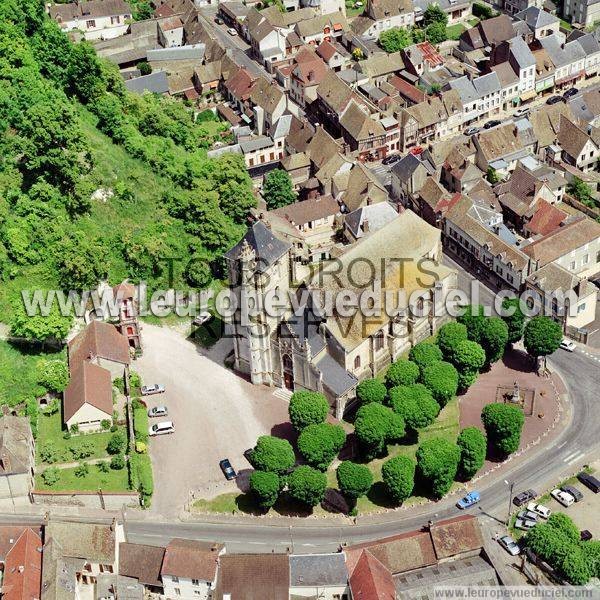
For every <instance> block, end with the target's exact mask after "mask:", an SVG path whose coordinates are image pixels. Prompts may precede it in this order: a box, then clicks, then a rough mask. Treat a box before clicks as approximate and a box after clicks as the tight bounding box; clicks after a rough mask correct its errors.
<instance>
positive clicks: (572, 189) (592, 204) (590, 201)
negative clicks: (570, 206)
mask: <svg viewBox="0 0 600 600" xmlns="http://www.w3.org/2000/svg"><path fill="white" fill-rule="evenodd" d="M567 194H571V196H573V197H574V198H575V199H576V200H579V202H581V203H582V204H584V205H585V206H587V207H589V208H596V207H597V206H598V203H597V202H596V201H595V200H594V191H593V190H592V187H591V186H590V185H588V184H587V183H585V181H583V180H582V179H580V178H579V177H573V179H572V180H571V181H570V182H569V183H568V184H567Z"/></svg>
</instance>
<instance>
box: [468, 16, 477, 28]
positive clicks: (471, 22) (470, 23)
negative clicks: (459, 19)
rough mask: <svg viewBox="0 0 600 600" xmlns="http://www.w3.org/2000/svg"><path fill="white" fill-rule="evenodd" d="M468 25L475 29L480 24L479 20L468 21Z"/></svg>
mask: <svg viewBox="0 0 600 600" xmlns="http://www.w3.org/2000/svg"><path fill="white" fill-rule="evenodd" d="M467 23H468V24H469V25H470V26H471V27H475V25H477V23H479V19H478V18H477V17H473V18H472V19H468V20H467Z"/></svg>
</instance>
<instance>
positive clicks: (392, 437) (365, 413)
mask: <svg viewBox="0 0 600 600" xmlns="http://www.w3.org/2000/svg"><path fill="white" fill-rule="evenodd" d="M354 431H355V434H356V437H357V438H358V441H359V443H360V445H361V448H362V450H363V452H364V454H365V455H366V456H367V457H368V458H374V457H375V456H379V455H381V454H382V453H383V452H384V451H385V450H386V447H387V444H388V443H390V442H393V441H397V440H400V439H401V438H402V437H404V434H405V424H404V419H403V418H402V417H401V416H400V415H397V414H396V413H394V411H392V409H391V408H388V407H387V406H383V405H381V404H377V403H374V402H371V403H370V404H365V405H364V406H361V407H360V408H359V409H358V411H357V412H356V419H355V421H354Z"/></svg>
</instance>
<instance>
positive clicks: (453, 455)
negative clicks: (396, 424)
mask: <svg viewBox="0 0 600 600" xmlns="http://www.w3.org/2000/svg"><path fill="white" fill-rule="evenodd" d="M459 461H460V448H459V447H458V446H457V445H456V444H453V443H452V442H449V441H448V440H446V439H444V438H431V439H429V440H426V441H424V442H423V443H422V444H421V445H420V446H419V449H418V450H417V467H418V472H419V476H420V477H421V478H422V479H423V480H424V482H425V484H426V485H427V486H428V488H429V489H430V490H431V493H432V494H433V496H434V497H435V498H441V497H442V496H443V495H444V494H446V493H447V492H448V491H449V490H450V487H451V486H452V482H453V481H454V478H455V477H456V473H457V471H458V463H459Z"/></svg>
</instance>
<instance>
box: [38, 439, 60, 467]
mask: <svg viewBox="0 0 600 600" xmlns="http://www.w3.org/2000/svg"><path fill="white" fill-rule="evenodd" d="M40 458H41V459H42V460H43V461H44V462H45V463H48V464H52V463H55V462H58V461H59V460H61V459H62V454H61V453H60V451H59V450H58V448H57V446H56V444H55V443H54V442H52V441H50V442H46V443H45V444H43V445H42V446H41V448H40Z"/></svg>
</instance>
